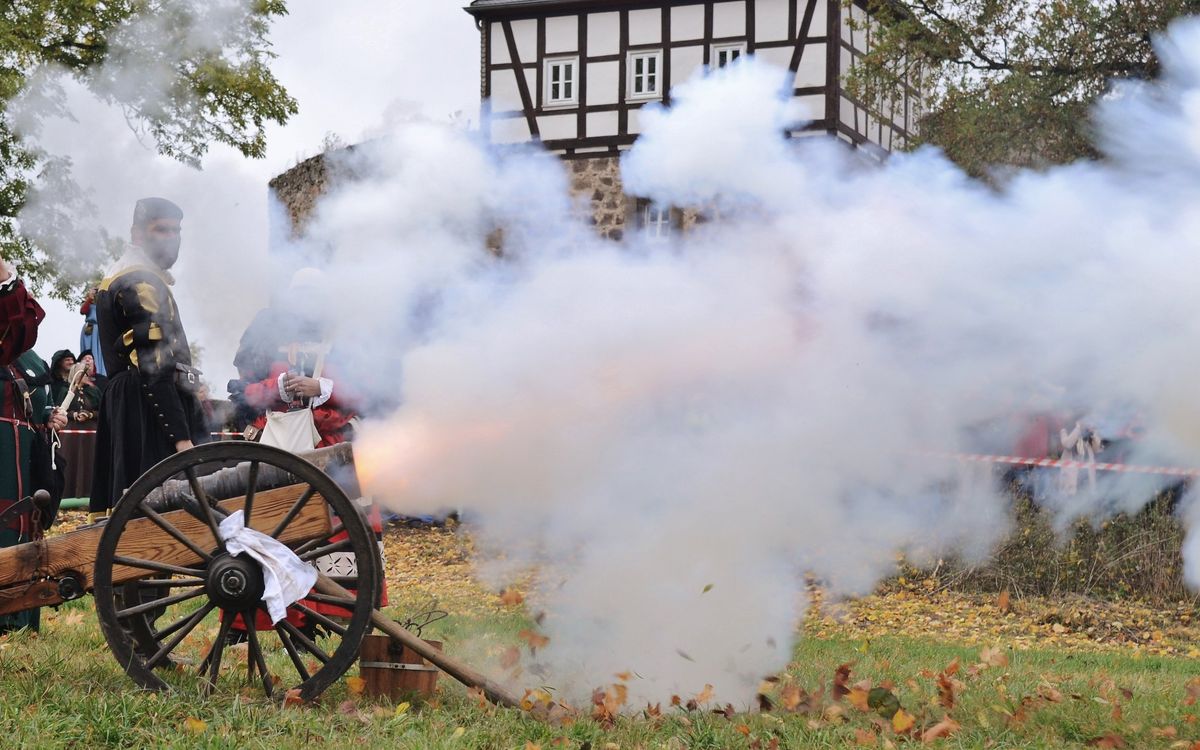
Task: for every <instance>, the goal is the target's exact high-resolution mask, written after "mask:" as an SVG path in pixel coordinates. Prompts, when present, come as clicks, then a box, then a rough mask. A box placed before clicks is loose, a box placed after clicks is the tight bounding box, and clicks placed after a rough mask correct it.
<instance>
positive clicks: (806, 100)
mask: <svg viewBox="0 0 1200 750" xmlns="http://www.w3.org/2000/svg"><path fill="white" fill-rule="evenodd" d="M796 104H797V107H796V111H797V112H799V113H801V115H802V116H803V117H804V122H812V121H813V120H820V119H821V118H823V117H825V95H824V94H808V95H806V96H797V97H796Z"/></svg>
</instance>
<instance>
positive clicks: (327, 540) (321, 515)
mask: <svg viewBox="0 0 1200 750" xmlns="http://www.w3.org/2000/svg"><path fill="white" fill-rule="evenodd" d="M359 494H360V493H359V491H358V481H357V476H356V473H355V471H354V461H353V452H352V450H351V448H350V445H349V444H348V443H347V444H342V445H338V446H334V447H332V448H326V449H322V450H319V451H314V452H313V453H310V454H306V455H305V456H304V457H300V456H296V455H293V454H291V453H288V452H286V451H282V450H279V449H276V448H271V447H268V446H264V445H260V444H257V443H246V442H222V443H212V444H208V445H201V446H197V447H195V448H192V449H190V450H187V451H184V452H182V453H179V454H176V455H174V456H171V457H169V458H167V459H165V460H163V461H162V462H160V463H159V464H157V465H156V466H154V467H153V468H151V469H150V470H149V471H147V472H146V473H145V474H144V475H143V476H141V477H140V478H139V479H138V480H137V481H136V482H134V483H133V485H132V486H131V487H129V489H128V490H127V491H126V492H125V494H124V495H123V496H122V498H121V500H120V502H119V503H118V504H117V506H116V507H115V508H114V509H113V511H112V514H111V516H110V517H109V518H108V519H107V521H106V522H105V523H103V524H100V525H94V526H87V527H84V528H81V529H78V530H75V531H71V532H68V533H65V534H61V535H58V536H55V537H50V538H45V539H40V540H37V541H33V542H30V543H27V544H21V545H18V546H15V547H9V548H6V549H2V550H0V614H7V613H11V612H19V611H22V610H25V609H30V608H33V607H40V606H47V605H55V604H60V603H62V602H64V601H68V600H71V599H76V598H79V597H82V596H84V595H86V594H87V593H89V592H90V593H91V594H92V595H93V596H94V598H95V604H96V613H97V616H98V617H99V620H100V625H101V628H102V630H103V632H104V636H105V638H106V640H107V641H108V645H109V647H110V649H111V651H112V653H113V655H114V656H115V657H116V659H117V661H118V662H119V663H120V664H121V666H122V668H123V669H124V670H125V672H126V673H127V674H128V675H129V676H130V677H131V678H132V679H133V681H134V682H135V683H136V684H137V685H139V686H141V687H143V688H147V689H153V690H162V689H168V688H171V689H198V690H199V691H201V692H203V693H208V692H211V691H212V690H213V689H214V688H216V687H217V686H218V684H220V683H222V682H223V681H225V680H235V679H236V680H239V681H240V680H242V679H243V678H244V679H249V680H250V681H252V682H253V683H255V684H257V685H261V688H262V690H263V691H264V692H265V693H266V695H267V696H269V697H278V696H280V695H283V694H285V693H287V691H289V690H293V689H295V690H298V691H299V692H298V696H299V697H300V698H302V699H305V700H310V699H312V698H315V697H317V696H318V695H320V694H321V693H322V692H323V691H324V690H325V689H326V688H328V687H329V686H330V685H331V684H333V683H334V682H335V681H337V680H338V679H339V678H340V677H341V676H342V675H343V674H344V673H345V672H346V671H347V670H348V669H349V668H350V667H351V665H352V664H353V663H354V661H355V659H356V658H357V656H358V652H359V647H360V644H361V642H362V640H363V638H364V636H366V634H367V633H368V632H369V631H370V629H371V627H372V617H373V616H375V617H378V616H379V615H378V613H377V612H375V607H376V605H377V603H378V600H379V598H380V592H381V589H382V563H381V560H380V553H379V546H378V543H377V540H376V537H375V534H374V532H373V531H372V530H371V528H370V526H369V524H368V523H367V521H366V518H365V515H364V512H363V509H362V508H361V507H360V505H359V504H358V502H356V501H355V500H352V499H351V498H352V497H355V498H356V497H358V495H359ZM239 510H240V511H242V512H243V521H244V525H245V527H246V528H250V529H254V530H255V531H258V532H261V533H263V534H266V535H268V536H269V537H271V538H272V539H275V540H277V541H278V542H281V543H282V544H283V545H285V546H286V547H287V548H289V549H290V550H291V552H292V553H293V554H294V555H295V556H296V558H298V559H299V560H300V561H301V562H302V563H303V564H305V565H310V566H313V567H315V568H317V572H318V579H317V584H316V586H315V587H314V589H313V590H312V591H310V592H309V593H308V594H307V595H305V596H304V598H303V599H301V600H299V601H297V602H295V603H293V604H290V605H288V607H287V617H285V618H283V619H280V620H279V621H278V622H277V623H274V624H270V618H269V617H266V609H265V606H266V605H265V604H264V601H263V597H264V593H265V590H264V589H265V586H266V580H267V579H265V578H264V573H263V568H262V566H261V565H260V563H259V562H258V561H257V560H256V559H254V558H253V557H251V556H250V555H246V554H239V555H234V554H231V553H230V552H229V549H228V548H227V544H226V541H225V539H223V538H222V533H221V528H220V524H221V522H222V521H223V520H224V519H226V518H227V517H228V516H230V515H231V514H234V513H236V512H237V511H239ZM347 560H349V561H351V562H352V566H351V567H352V569H349V570H347V567H346V564H345V563H346V561H347ZM331 561H336V562H337V563H338V564H332V563H331ZM293 562H294V561H293ZM264 622H265V623H266V624H267V625H268V627H264ZM233 649H236V650H237V660H238V662H239V663H240V662H241V661H242V659H243V658H244V660H245V671H244V672H243V671H242V669H241V668H239V669H238V670H236V672H237V674H236V675H235V674H233V672H234V670H228V669H227V670H225V672H222V670H221V665H222V663H226V664H228V663H229V662H230V653H231V650H233ZM243 649H244V655H243V653H242V651H243ZM296 694H297V693H293V695H296Z"/></svg>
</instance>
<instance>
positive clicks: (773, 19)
mask: <svg viewBox="0 0 1200 750" xmlns="http://www.w3.org/2000/svg"><path fill="white" fill-rule="evenodd" d="M753 2H754V40H755V41H756V42H778V41H783V40H784V39H787V38H788V27H787V25H788V6H789V5H790V4H791V0H753Z"/></svg>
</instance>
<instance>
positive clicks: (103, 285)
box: [98, 265, 171, 291]
mask: <svg viewBox="0 0 1200 750" xmlns="http://www.w3.org/2000/svg"><path fill="white" fill-rule="evenodd" d="M134 271H144V272H146V273H149V274H153V275H154V276H156V277H158V279H159V280H160V281H162V283H163V284H165V285H166V286H170V285H171V284H170V282H169V280H168V279H167V277H166V276H165V275H163V272H162V269H159V268H155V267H154V266H142V265H138V266H129V267H127V268H122V269H121V270H119V271H117V272H116V273H114V274H113V275H112V276H108V277H106V278H105V279H104V280H103V281H101V282H100V286H99V287H98V289H101V290H104V291H108V288H109V287H111V286H112V285H113V282H115V281H116V280H117V279H119V278H121V277H122V276H125V275H126V274H130V273H133V272H134ZM143 283H145V282H143Z"/></svg>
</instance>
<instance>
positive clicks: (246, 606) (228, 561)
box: [205, 555, 266, 612]
mask: <svg viewBox="0 0 1200 750" xmlns="http://www.w3.org/2000/svg"><path fill="white" fill-rule="evenodd" d="M205 588H206V590H207V591H208V597H209V598H210V599H211V600H212V601H213V602H214V603H215V604H216V605H217V606H218V607H220V608H221V609H230V610H233V611H235V612H248V611H250V610H252V609H254V608H255V607H257V606H258V603H259V602H260V601H262V597H263V592H264V591H265V590H266V585H265V584H264V583H263V574H262V568H261V567H260V566H259V564H258V563H257V562H255V561H254V560H253V559H252V558H250V557H248V556H244V555H243V556H238V557H234V556H233V555H218V556H217V557H216V558H215V559H213V561H212V562H211V563H209V565H208V577H207V580H206V582H205Z"/></svg>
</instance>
